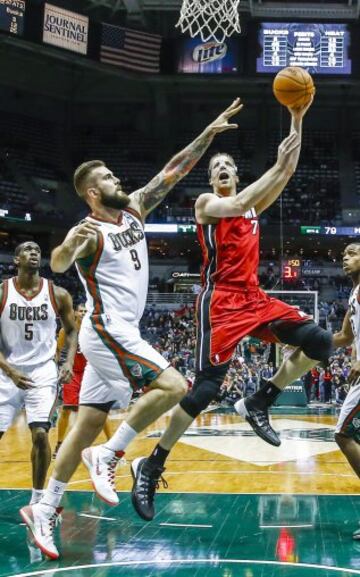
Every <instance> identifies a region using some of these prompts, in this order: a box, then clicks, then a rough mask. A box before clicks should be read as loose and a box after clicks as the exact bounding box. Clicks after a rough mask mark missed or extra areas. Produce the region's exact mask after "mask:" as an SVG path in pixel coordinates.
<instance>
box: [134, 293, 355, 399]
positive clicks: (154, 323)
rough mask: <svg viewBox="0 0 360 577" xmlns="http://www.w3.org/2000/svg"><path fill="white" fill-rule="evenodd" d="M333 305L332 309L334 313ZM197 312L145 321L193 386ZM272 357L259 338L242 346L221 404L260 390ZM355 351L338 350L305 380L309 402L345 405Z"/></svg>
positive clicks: (153, 313) (149, 336)
mask: <svg viewBox="0 0 360 577" xmlns="http://www.w3.org/2000/svg"><path fill="white" fill-rule="evenodd" d="M335 308H336V304H335V303H332V305H331V306H330V310H331V311H334V310H335ZM193 315H194V313H193V310H192V309H191V308H188V307H184V308H182V309H179V310H177V311H171V312H170V311H165V310H158V308H157V307H156V306H154V305H152V306H151V307H149V308H147V309H146V311H145V314H144V316H143V319H142V321H141V327H142V334H143V336H144V338H145V339H146V340H148V341H149V342H150V343H151V344H152V345H153V346H154V347H155V348H156V349H157V350H158V351H159V352H160V353H161V354H162V355H163V356H164V357H165V358H166V359H168V360H169V362H170V363H171V364H172V365H173V366H174V367H175V368H176V369H177V370H179V371H180V372H181V373H183V374H184V375H185V377H186V379H187V380H188V383H189V386H191V385H192V383H193V381H194V377H195V372H194V371H195V343H196V340H195V326H194V322H193ZM269 358H270V345H267V344H265V343H263V342H261V341H257V340H256V339H251V338H250V339H244V341H243V342H242V343H241V344H240V345H239V346H238V348H237V351H236V354H235V355H234V358H233V360H232V362H231V365H230V369H229V371H228V374H227V376H226V379H225V381H224V383H223V385H222V388H221V391H220V392H219V397H218V399H217V401H219V402H221V403H225V404H230V405H231V404H233V403H234V402H236V401H237V400H238V399H239V398H241V397H243V396H247V395H249V394H251V393H253V392H255V391H257V390H258V388H259V386H260V380H261V378H264V379H269V378H271V377H272V376H273V374H274V372H275V371H276V367H274V364H273V362H271V361H270V360H269ZM350 369H351V350H340V351H336V354H334V356H333V357H331V359H330V364H329V366H328V367H327V368H326V369H324V368H321V367H315V368H314V369H312V370H311V371H310V372H309V373H307V374H306V375H305V376H304V377H303V382H304V385H305V391H306V394H307V398H308V401H309V402H319V403H336V404H338V405H341V404H342V402H343V401H344V399H345V396H346V393H347V392H348V390H349V385H348V383H347V377H348V375H349V372H350Z"/></svg>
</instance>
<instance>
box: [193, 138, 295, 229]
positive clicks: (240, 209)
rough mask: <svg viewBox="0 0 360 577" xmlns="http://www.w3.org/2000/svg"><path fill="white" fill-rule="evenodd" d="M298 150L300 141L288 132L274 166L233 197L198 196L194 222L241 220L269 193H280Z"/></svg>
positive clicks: (292, 167) (291, 169)
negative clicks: (217, 219)
mask: <svg viewBox="0 0 360 577" xmlns="http://www.w3.org/2000/svg"><path fill="white" fill-rule="evenodd" d="M299 147H300V137H299V135H298V134H297V133H296V132H292V133H291V134H290V135H289V136H287V137H286V138H285V139H284V140H283V141H282V143H281V144H280V146H279V149H278V157H277V161H276V163H275V164H274V166H272V167H271V168H270V169H269V170H268V171H267V172H265V174H263V176H261V178H259V179H258V180H256V181H255V182H254V183H253V184H250V185H249V186H247V187H246V188H244V190H242V191H241V192H240V193H239V194H237V195H236V196H225V197H219V196H216V195H215V194H213V193H206V194H202V195H200V196H199V198H198V199H197V201H196V203H195V213H196V220H197V221H198V222H200V223H201V222H202V221H205V222H206V219H208V218H225V217H232V216H241V215H243V214H245V213H246V212H247V211H248V210H250V208H253V207H257V206H258V205H259V203H260V202H261V201H263V200H264V199H265V198H266V197H267V195H269V194H270V191H275V190H276V191H280V192H281V190H283V189H284V188H285V186H286V184H287V182H288V181H289V179H290V177H291V175H292V174H293V171H294V170H295V166H294V157H295V156H296V155H297V149H298V148H299ZM280 192H279V194H280Z"/></svg>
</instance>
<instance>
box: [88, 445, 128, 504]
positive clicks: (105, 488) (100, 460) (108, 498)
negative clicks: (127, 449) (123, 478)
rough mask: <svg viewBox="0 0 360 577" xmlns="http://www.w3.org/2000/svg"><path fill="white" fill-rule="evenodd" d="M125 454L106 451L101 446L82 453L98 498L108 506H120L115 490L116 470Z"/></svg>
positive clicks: (89, 448)
mask: <svg viewBox="0 0 360 577" xmlns="http://www.w3.org/2000/svg"><path fill="white" fill-rule="evenodd" d="M104 453H105V455H104ZM107 453H109V454H108V455H107ZM123 454H124V453H123V452H122V451H118V452H117V453H114V452H113V451H111V450H110V449H109V450H108V449H105V450H104V449H103V448H102V446H101V445H98V446H96V447H88V448H87V449H84V450H83V451H82V453H81V458H82V462H83V463H84V465H85V467H87V469H88V471H89V473H90V477H91V480H92V482H93V485H94V489H95V491H96V493H97V495H98V497H100V499H102V500H103V501H105V503H107V504H108V505H113V506H115V505H118V504H119V497H118V496H117V493H116V488H115V470H116V467H117V464H118V462H119V460H120V459H121V457H122V456H123Z"/></svg>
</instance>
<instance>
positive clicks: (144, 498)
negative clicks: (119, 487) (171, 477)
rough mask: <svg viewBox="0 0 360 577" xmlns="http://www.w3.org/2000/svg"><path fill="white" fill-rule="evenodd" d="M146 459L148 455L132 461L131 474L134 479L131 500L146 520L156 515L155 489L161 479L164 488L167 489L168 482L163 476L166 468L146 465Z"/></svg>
mask: <svg viewBox="0 0 360 577" xmlns="http://www.w3.org/2000/svg"><path fill="white" fill-rule="evenodd" d="M146 461H147V459H146V457H139V458H138V459H135V460H134V461H133V462H132V463H131V474H132V477H133V479H134V483H133V486H132V491H131V501H132V504H133V506H134V509H135V511H136V512H137V514H138V515H140V517H142V518H143V519H144V520H145V521H151V520H152V519H153V518H154V515H155V507H154V497H155V490H156V489H158V488H159V483H160V481H161V482H162V484H163V487H164V489H167V487H168V484H167V482H166V481H165V479H163V478H162V477H161V475H162V473H163V472H164V471H165V468H164V467H157V468H156V469H151V468H149V467H148V466H147V465H146Z"/></svg>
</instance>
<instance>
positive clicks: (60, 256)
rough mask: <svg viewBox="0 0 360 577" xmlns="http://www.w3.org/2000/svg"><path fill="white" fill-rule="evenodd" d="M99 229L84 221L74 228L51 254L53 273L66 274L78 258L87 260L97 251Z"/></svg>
mask: <svg viewBox="0 0 360 577" xmlns="http://www.w3.org/2000/svg"><path fill="white" fill-rule="evenodd" d="M97 234H98V227H97V225H96V224H95V223H91V222H88V221H86V220H85V221H83V222H81V223H80V224H78V225H77V226H74V228H72V229H71V230H70V231H69V232H68V234H67V236H66V238H65V240H64V241H63V242H62V243H61V244H60V245H59V246H57V247H56V248H54V250H53V251H52V253H51V259H50V267H51V270H52V271H53V272H58V273H61V272H65V271H66V270H68V268H70V267H71V265H72V264H73V263H74V262H75V260H76V259H77V258H85V257H87V256H89V255H90V254H93V253H94V252H95V251H96V247H97Z"/></svg>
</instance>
